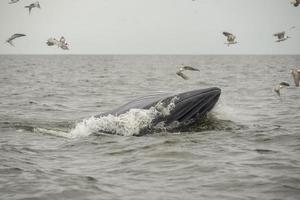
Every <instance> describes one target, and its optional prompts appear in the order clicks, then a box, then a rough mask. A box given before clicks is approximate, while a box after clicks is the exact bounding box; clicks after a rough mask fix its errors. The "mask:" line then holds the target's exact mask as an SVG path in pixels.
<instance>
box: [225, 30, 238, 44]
mask: <svg viewBox="0 0 300 200" xmlns="http://www.w3.org/2000/svg"><path fill="white" fill-rule="evenodd" d="M223 35H224V36H226V37H227V43H225V44H227V45H228V46H229V45H231V44H236V43H237V41H235V38H236V37H235V35H233V34H232V33H229V32H223Z"/></svg>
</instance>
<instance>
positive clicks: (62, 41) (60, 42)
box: [46, 36, 69, 50]
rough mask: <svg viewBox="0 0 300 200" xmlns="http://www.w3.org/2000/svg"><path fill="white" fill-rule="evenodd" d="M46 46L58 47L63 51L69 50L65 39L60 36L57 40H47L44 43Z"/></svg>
mask: <svg viewBox="0 0 300 200" xmlns="http://www.w3.org/2000/svg"><path fill="white" fill-rule="evenodd" d="M46 44H47V45H48V46H54V45H56V46H57V47H60V48H61V49H63V50H69V44H68V43H66V39H65V38H64V37H63V36H62V37H60V39H59V40H57V39H56V38H49V39H48V40H47V42H46Z"/></svg>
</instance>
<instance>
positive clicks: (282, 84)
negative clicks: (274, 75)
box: [274, 82, 290, 96]
mask: <svg viewBox="0 0 300 200" xmlns="http://www.w3.org/2000/svg"><path fill="white" fill-rule="evenodd" d="M289 86H290V84H288V83H286V82H281V83H279V84H278V85H276V86H275V87H274V92H276V93H277V94H278V96H280V90H281V89H283V88H285V87H289Z"/></svg>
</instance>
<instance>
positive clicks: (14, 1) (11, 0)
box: [8, 0, 20, 4]
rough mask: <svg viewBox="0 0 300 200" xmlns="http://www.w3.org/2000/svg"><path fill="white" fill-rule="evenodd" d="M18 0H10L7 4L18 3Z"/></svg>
mask: <svg viewBox="0 0 300 200" xmlns="http://www.w3.org/2000/svg"><path fill="white" fill-rule="evenodd" d="M19 1H20V0H10V2H8V3H9V4H13V3H18V2H19Z"/></svg>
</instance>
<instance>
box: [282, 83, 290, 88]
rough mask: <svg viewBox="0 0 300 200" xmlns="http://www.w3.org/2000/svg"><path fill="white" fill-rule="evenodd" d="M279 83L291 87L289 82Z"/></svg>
mask: <svg viewBox="0 0 300 200" xmlns="http://www.w3.org/2000/svg"><path fill="white" fill-rule="evenodd" d="M279 85H280V86H286V87H289V86H290V84H289V83H287V82H281V83H279Z"/></svg>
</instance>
